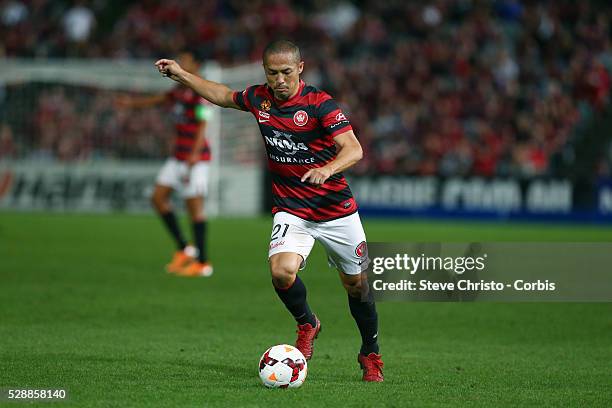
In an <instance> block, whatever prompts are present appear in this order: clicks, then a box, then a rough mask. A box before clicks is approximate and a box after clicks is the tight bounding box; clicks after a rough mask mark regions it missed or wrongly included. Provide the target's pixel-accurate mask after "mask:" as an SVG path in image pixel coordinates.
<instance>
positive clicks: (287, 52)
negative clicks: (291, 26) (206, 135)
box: [156, 41, 383, 381]
mask: <svg viewBox="0 0 612 408" xmlns="http://www.w3.org/2000/svg"><path fill="white" fill-rule="evenodd" d="M263 65H264V70H265V73H266V79H267V84H266V85H257V86H251V87H249V88H247V89H246V90H244V91H243V92H234V91H232V90H231V89H229V88H228V87H226V86H225V85H222V84H219V83H216V82H212V81H208V80H205V79H202V78H200V77H198V76H197V75H194V74H193V73H190V72H188V71H187V70H184V69H182V68H181V67H180V65H179V64H178V63H177V62H175V61H173V60H167V59H162V60H159V61H157V62H156V66H157V67H158V69H159V70H160V72H161V73H162V74H164V75H166V76H168V77H170V78H172V79H173V80H175V81H178V82H179V83H181V84H184V85H186V86H188V87H190V88H192V89H193V90H195V91H196V92H197V93H198V94H200V95H202V96H203V97H204V98H206V99H207V100H209V101H210V102H212V103H214V104H216V105H219V106H222V107H227V108H234V109H239V110H244V111H250V112H251V113H252V114H253V115H254V116H255V117H256V118H257V120H258V124H259V128H260V131H261V133H262V136H263V138H264V141H265V143H266V150H267V154H268V165H269V169H270V171H271V174H272V189H273V198H274V207H273V213H274V225H273V230H272V237H271V242H270V250H269V261H270V271H271V274H272V281H273V284H274V287H275V290H276V292H277V294H278V296H279V297H280V299H281V300H282V301H283V303H284V304H285V306H286V307H287V309H288V310H289V311H290V312H291V313H292V315H293V316H294V318H295V319H296V321H297V323H298V339H297V341H296V346H297V347H298V348H299V349H300V351H302V353H303V354H304V355H305V356H306V358H307V359H309V358H310V357H311V355H312V347H313V342H314V339H315V338H316V337H317V335H318V333H319V331H320V329H321V323H320V322H319V320H318V319H317V317H316V316H315V315H314V314H313V313H312V312H311V310H310V308H309V306H308V303H307V301H306V287H305V286H304V283H303V282H302V281H301V280H300V278H299V277H298V276H297V272H298V270H299V269H300V268H302V267H303V266H304V264H305V261H306V259H307V257H308V255H309V253H310V251H311V249H312V247H313V245H314V242H315V240H318V241H319V242H321V244H322V245H323V246H324V247H325V249H326V251H327V254H328V260H329V263H330V265H332V266H335V267H336V268H337V269H338V270H339V272H340V278H341V280H342V283H343V285H344V287H345V288H346V290H347V292H348V298H349V307H350V310H351V314H352V315H353V317H354V318H355V321H356V323H357V326H358V328H359V331H360V333H361V337H362V346H361V350H360V353H359V355H358V362H359V363H360V365H361V367H362V369H363V379H364V380H365V381H383V375H382V366H383V363H382V360H381V356H380V354H378V343H377V337H378V331H377V330H378V317H377V314H376V308H375V305H374V302H373V301H372V300H371V299H370V300H364V301H362V285H361V282H362V270H363V269H364V267H365V265H366V264H367V262H368V259H367V248H366V242H365V233H364V232H363V228H362V226H361V221H360V219H359V215H358V213H357V205H356V203H355V200H354V199H353V197H352V193H351V191H350V189H349V187H348V184H347V182H346V180H345V178H344V176H343V175H342V173H341V172H342V171H343V170H345V169H347V168H349V167H350V166H352V165H353V164H355V163H356V162H357V161H359V160H360V159H361V157H362V149H361V146H360V144H359V142H358V141H357V139H356V137H355V135H354V133H353V130H352V128H351V126H350V123H349V121H348V120H347V119H346V117H345V116H344V114H343V112H342V111H341V110H340V109H339V108H338V106H337V104H336V102H335V101H334V100H333V99H332V98H331V97H330V96H329V95H328V94H326V93H325V92H322V91H319V90H318V89H316V88H314V87H312V86H307V85H306V84H305V83H304V82H303V81H301V80H300V74H301V73H302V70H303V68H304V62H303V61H302V59H301V56H300V52H299V49H298V47H297V46H295V44H293V43H291V42H289V41H275V42H273V43H271V44H269V45H268V46H267V47H266V49H265V51H264V54H263ZM363 289H366V287H364V288H363ZM366 299H367V298H366Z"/></svg>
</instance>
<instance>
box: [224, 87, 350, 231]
mask: <svg viewBox="0 0 612 408" xmlns="http://www.w3.org/2000/svg"><path fill="white" fill-rule="evenodd" d="M233 98H234V102H235V103H236V104H237V105H238V106H239V107H240V108H241V109H242V110H244V111H249V112H251V113H252V114H253V115H254V116H255V118H256V119H257V122H258V124H259V130H260V131H261V135H262V136H263V139H264V143H265V145H266V152H267V155H268V167H269V170H270V172H271V175H272V197H273V207H272V213H273V214H275V213H277V212H279V211H286V212H288V213H290V214H293V215H295V216H297V217H300V218H302V219H305V220H309V221H317V222H321V221H329V220H333V219H336V218H340V217H344V216H347V215H350V214H353V213H354V212H355V211H357V204H356V203H355V199H354V198H353V194H352V193H351V190H350V188H349V186H348V183H347V182H346V179H345V178H344V176H343V175H342V174H341V173H338V174H334V175H332V176H331V177H330V178H329V179H328V180H327V181H326V182H325V183H324V184H323V185H322V186H320V187H316V186H314V185H312V184H309V183H307V182H302V181H301V178H302V176H303V175H304V173H306V172H307V171H308V170H309V169H312V168H316V167H321V166H323V165H325V164H327V163H329V162H330V161H332V160H334V159H335V157H336V145H335V142H334V137H335V136H337V135H339V134H341V133H344V132H347V131H349V130H352V128H351V124H350V122H349V121H348V120H347V118H346V116H344V113H342V111H341V110H340V108H339V107H338V104H337V103H336V102H335V101H334V100H333V99H332V97H331V96H329V95H328V94H327V93H325V92H323V91H320V90H318V89H317V88H315V87H313V86H308V85H306V84H305V83H304V82H303V81H300V87H299V90H298V92H297V94H296V95H295V96H293V97H292V98H290V99H289V100H287V101H283V102H281V101H279V100H276V99H275V98H274V94H273V93H272V91H271V89H270V88H269V87H268V86H267V85H255V86H251V87H248V88H247V89H245V90H244V91H241V92H234V95H233Z"/></svg>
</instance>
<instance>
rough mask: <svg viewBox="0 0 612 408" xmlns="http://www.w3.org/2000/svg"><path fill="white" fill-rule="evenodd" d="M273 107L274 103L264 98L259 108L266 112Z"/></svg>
mask: <svg viewBox="0 0 612 408" xmlns="http://www.w3.org/2000/svg"><path fill="white" fill-rule="evenodd" d="M271 107H272V103H271V102H270V100H269V99H264V101H263V102H262V103H261V104H260V105H259V108H260V109H261V110H262V111H264V112H270V108H271Z"/></svg>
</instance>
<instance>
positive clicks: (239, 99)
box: [232, 86, 255, 112]
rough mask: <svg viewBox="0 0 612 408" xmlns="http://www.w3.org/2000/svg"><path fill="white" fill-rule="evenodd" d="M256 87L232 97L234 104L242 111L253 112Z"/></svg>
mask: <svg viewBox="0 0 612 408" xmlns="http://www.w3.org/2000/svg"><path fill="white" fill-rule="evenodd" d="M254 90H255V86H250V87H248V88H246V89H245V90H244V91H236V92H234V94H233V95H232V98H233V99H234V103H235V104H236V105H238V106H239V107H240V109H241V110H243V111H246V112H251V111H252V110H253V102H252V98H253V94H254Z"/></svg>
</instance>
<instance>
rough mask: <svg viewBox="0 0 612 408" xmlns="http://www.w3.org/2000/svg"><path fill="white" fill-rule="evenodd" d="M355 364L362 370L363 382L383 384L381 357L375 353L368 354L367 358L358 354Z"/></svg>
mask: <svg viewBox="0 0 612 408" xmlns="http://www.w3.org/2000/svg"><path fill="white" fill-rule="evenodd" d="M357 362H358V363H359V365H360V366H361V369H362V370H363V381H370V382H383V380H384V377H383V372H382V368H383V365H384V364H383V362H382V360H381V355H380V354H376V353H370V354H368V355H367V356H366V355H365V354H361V353H359V355H358V356H357Z"/></svg>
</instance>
